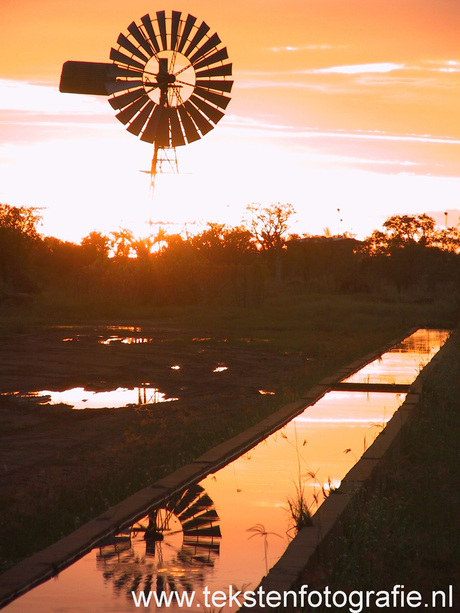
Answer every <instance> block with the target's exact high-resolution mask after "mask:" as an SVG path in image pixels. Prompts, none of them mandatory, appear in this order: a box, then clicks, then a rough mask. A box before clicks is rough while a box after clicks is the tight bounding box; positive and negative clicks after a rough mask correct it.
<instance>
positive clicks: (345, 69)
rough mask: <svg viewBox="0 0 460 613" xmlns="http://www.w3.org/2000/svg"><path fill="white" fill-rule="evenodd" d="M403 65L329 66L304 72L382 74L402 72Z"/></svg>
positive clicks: (385, 63)
mask: <svg viewBox="0 0 460 613" xmlns="http://www.w3.org/2000/svg"><path fill="white" fill-rule="evenodd" d="M404 68H405V66H404V64H394V63H392V62H380V63H375V64H350V65H345V66H331V67H329V68H314V69H312V70H306V71H305V73H306V74H308V73H310V74H367V73H375V72H378V73H382V72H394V71H395V70H403V69H404Z"/></svg>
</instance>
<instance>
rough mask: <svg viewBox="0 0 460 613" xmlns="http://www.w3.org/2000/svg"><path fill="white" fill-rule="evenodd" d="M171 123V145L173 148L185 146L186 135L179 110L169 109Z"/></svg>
mask: <svg viewBox="0 0 460 613" xmlns="http://www.w3.org/2000/svg"><path fill="white" fill-rule="evenodd" d="M168 116H169V123H170V126H171V145H172V146H173V147H181V146H182V145H185V138H184V133H183V132H182V126H181V125H180V121H179V113H178V110H177V108H174V107H171V108H169V109H168Z"/></svg>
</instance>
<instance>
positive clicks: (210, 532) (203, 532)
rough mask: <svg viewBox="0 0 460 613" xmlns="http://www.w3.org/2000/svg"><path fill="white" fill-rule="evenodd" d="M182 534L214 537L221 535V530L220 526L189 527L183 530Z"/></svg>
mask: <svg viewBox="0 0 460 613" xmlns="http://www.w3.org/2000/svg"><path fill="white" fill-rule="evenodd" d="M184 536H196V537H203V536H214V537H222V532H221V531H220V526H209V527H208V528H191V529H190V530H187V529H185V530H184Z"/></svg>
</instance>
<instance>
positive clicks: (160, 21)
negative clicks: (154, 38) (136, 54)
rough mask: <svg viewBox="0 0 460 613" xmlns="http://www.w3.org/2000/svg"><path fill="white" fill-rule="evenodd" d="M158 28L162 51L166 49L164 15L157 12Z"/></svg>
mask: <svg viewBox="0 0 460 613" xmlns="http://www.w3.org/2000/svg"><path fill="white" fill-rule="evenodd" d="M157 21H158V28H159V30H160V37H161V42H162V43H163V49H167V48H168V41H167V39H166V13H165V11H158V12H157Z"/></svg>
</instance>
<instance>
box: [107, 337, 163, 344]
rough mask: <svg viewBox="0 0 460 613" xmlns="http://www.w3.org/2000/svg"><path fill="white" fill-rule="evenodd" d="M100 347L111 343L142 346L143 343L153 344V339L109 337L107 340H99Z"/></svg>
mask: <svg viewBox="0 0 460 613" xmlns="http://www.w3.org/2000/svg"><path fill="white" fill-rule="evenodd" d="M98 343H99V344H100V345H111V344H112V343H123V344H124V345H143V344H145V343H153V338H149V337H145V336H109V338H105V339H100V340H99V341H98Z"/></svg>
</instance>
